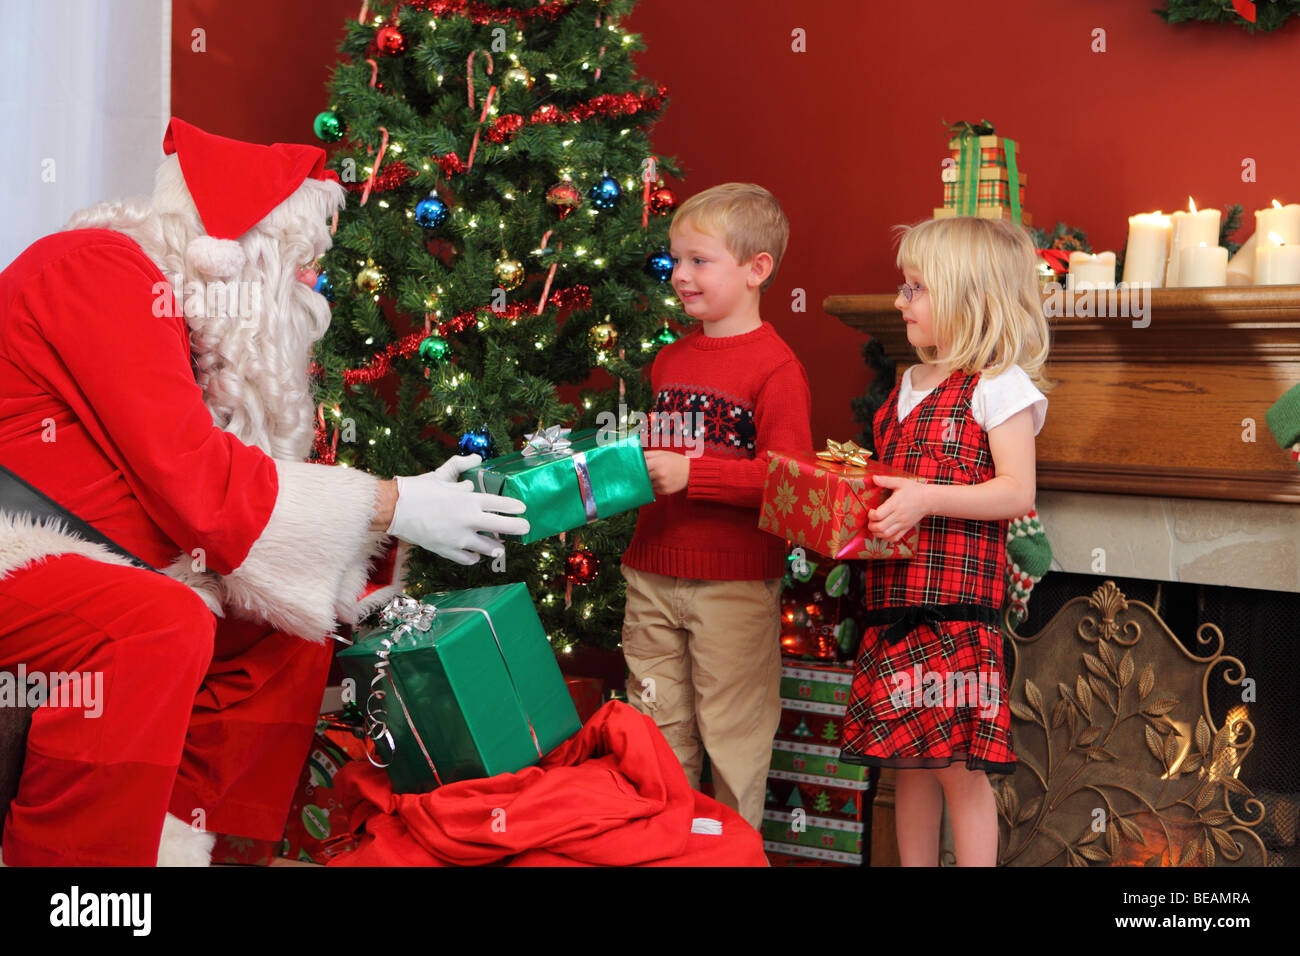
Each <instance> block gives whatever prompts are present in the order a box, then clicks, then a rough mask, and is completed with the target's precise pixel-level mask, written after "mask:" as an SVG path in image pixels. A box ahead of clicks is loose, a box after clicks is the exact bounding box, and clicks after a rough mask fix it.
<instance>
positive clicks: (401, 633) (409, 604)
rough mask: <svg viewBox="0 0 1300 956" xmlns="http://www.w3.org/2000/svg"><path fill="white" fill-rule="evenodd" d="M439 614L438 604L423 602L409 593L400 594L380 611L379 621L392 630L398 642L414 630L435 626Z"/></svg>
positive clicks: (393, 639) (394, 639)
mask: <svg viewBox="0 0 1300 956" xmlns="http://www.w3.org/2000/svg"><path fill="white" fill-rule="evenodd" d="M437 614H438V608H437V606H436V605H433V604H422V603H421V602H419V601H417V600H416V599H415V598H413V597H411V596H410V595H409V594H399V595H397V597H395V598H393V599H392V600H391V601H389V602H388V603H387V604H386V605H384V608H383V610H382V611H380V612H379V621H380V623H381V624H382V625H383V626H384V627H386V628H389V629H391V630H392V632H393V634H392V641H393V642H394V643H396V642H397V641H399V640H401V639H402V638H403V637H405V636H406V635H407V634H409V633H410V632H411V631H412V630H416V631H420V632H421V633H423V632H425V631H427V630H428V629H429V628H431V627H433V619H434V617H436V616H437Z"/></svg>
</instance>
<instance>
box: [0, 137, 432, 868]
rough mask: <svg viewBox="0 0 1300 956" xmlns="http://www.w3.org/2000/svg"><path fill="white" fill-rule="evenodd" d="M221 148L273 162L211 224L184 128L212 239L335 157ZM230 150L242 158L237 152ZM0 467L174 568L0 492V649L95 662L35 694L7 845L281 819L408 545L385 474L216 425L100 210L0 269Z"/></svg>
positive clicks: (83, 854)
mask: <svg viewBox="0 0 1300 956" xmlns="http://www.w3.org/2000/svg"><path fill="white" fill-rule="evenodd" d="M178 124H179V125H178ZM181 127H184V129H183V131H182V130H181ZM172 131H177V132H183V133H184V135H185V136H187V137H189V139H188V140H187V141H186V142H188V143H190V144H192V145H191V146H190V149H191V150H192V155H193V156H194V157H195V158H196V159H197V156H198V151H199V150H200V149H203V148H206V147H209V146H212V145H213V144H214V142H213V141H217V140H221V137H208V136H207V134H203V133H201V131H197V130H194V128H193V127H188V126H186V125H185V124H181V123H180V121H175V120H174V121H173V124H172V130H171V131H169V145H173V144H171V142H170V141H171V138H172ZM234 142H235V141H230V140H227V141H225V143H227V144H229V143H234ZM217 145H218V146H220V144H217ZM236 145H238V146H239V147H248V148H249V149H255V150H261V151H269V152H265V153H259V154H257V156H258V157H259V158H260V160H261V161H262V162H263V163H265V164H267V165H269V166H271V167H273V169H274V172H273V174H272V175H271V176H269V177H268V182H269V185H265V186H264V188H263V194H259V195H257V196H255V197H253V202H252V205H251V206H249V207H247V208H246V209H245V218H246V219H247V217H248V216H249V215H251V216H252V217H253V218H252V219H251V221H247V222H242V221H238V220H237V219H236V220H232V221H230V222H228V223H224V224H223V225H222V226H221V228H220V229H218V228H215V227H214V223H213V222H210V221H209V218H210V217H209V215H208V214H207V212H208V210H206V209H205V208H204V201H203V198H202V197H201V196H200V188H199V187H198V186H197V185H196V182H197V180H198V179H199V177H200V170H201V168H202V164H201V163H199V162H197V161H194V162H187V161H189V160H190V159H191V157H190V156H187V155H186V152H185V148H184V146H182V151H181V155H180V162H181V166H182V168H184V169H185V178H186V180H187V181H188V183H189V187H190V189H191V190H192V191H193V192H194V194H195V200H196V202H197V203H198V207H199V210H200V212H202V213H204V225H205V226H206V227H207V232H208V233H209V234H210V235H215V236H218V237H222V234H223V233H225V234H226V236H225V237H228V238H235V237H237V236H238V235H240V233H242V232H244V231H245V229H246V228H248V227H249V226H251V225H253V224H255V223H256V222H257V221H258V220H259V219H260V218H261V217H262V215H263V214H265V213H266V212H267V211H268V210H269V209H270V208H273V207H274V206H275V205H276V204H278V203H279V202H280V201H281V200H283V199H284V198H285V197H286V196H288V195H289V194H290V193H292V192H293V191H294V190H295V189H296V188H297V187H298V186H299V185H300V184H301V183H302V182H303V180H304V179H306V178H308V177H311V178H316V179H322V178H324V177H325V176H326V175H329V174H326V173H324V171H323V162H324V154H323V152H322V151H320V150H319V149H316V148H314V147H305V146H303V147H286V146H279V145H277V146H276V147H263V146H257V147H253V146H251V144H236ZM232 150H233V148H232ZM169 151H170V150H169ZM217 152H218V153H220V149H218V150H217ZM224 155H225V157H226V159H228V160H231V159H234V160H238V161H239V164H240V165H241V166H242V167H243V169H244V170H245V171H246V170H247V168H248V167H247V166H246V165H244V163H245V162H246V161H247V160H249V159H250V158H251V157H250V156H249V155H248V154H247V152H246V151H244V152H241V151H240V150H233V151H231V152H229V153H227V154H224ZM191 166H192V167H193V169H191V168H190V167H191ZM227 188H229V187H227ZM267 190H269V191H267ZM229 208H230V206H229V205H224V206H223V209H227V210H228V209H229ZM250 209H251V212H249V211H248V210H250ZM211 218H213V219H214V220H215V218H216V214H215V213H214V215H213V216H212V217H211ZM241 226H242V227H243V228H241ZM160 303H161V304H162V307H160ZM160 313H161V314H160ZM305 361H306V356H304V369H305ZM304 374H305V371H304ZM0 464H2V465H4V466H5V467H6V468H8V469H9V470H11V471H12V472H14V473H15V474H17V475H18V476H20V477H21V478H23V479H24V480H25V481H27V482H29V483H30V484H32V485H34V486H35V487H36V488H38V489H40V490H41V491H43V492H44V493H45V494H46V495H48V496H49V497H51V498H53V499H54V500H55V501H57V502H59V503H60V504H62V505H63V506H64V507H66V508H68V509H69V510H71V511H72V512H74V513H75V514H76V515H78V516H79V517H80V518H82V519H83V520H85V521H86V522H88V523H89V524H91V525H93V526H94V527H95V528H96V529H97V530H98V531H100V532H102V533H103V534H105V535H107V536H108V537H109V538H111V539H113V540H114V541H116V542H117V543H118V544H119V545H121V546H123V547H124V548H126V549H127V550H128V551H130V552H132V553H133V554H135V555H137V556H138V557H140V558H141V559H143V560H144V561H146V562H148V563H149V564H151V565H152V566H153V567H155V568H158V569H161V570H163V571H164V572H165V573H164V574H156V573H154V572H152V571H149V570H145V569H141V568H138V567H134V566H132V565H131V564H130V562H128V561H127V560H126V559H124V558H122V557H120V556H118V555H116V554H114V553H113V552H111V551H109V550H108V549H106V548H104V547H103V546H101V545H97V544H92V543H88V542H86V541H84V540H82V539H80V538H77V537H76V536H74V535H72V534H70V533H68V532H67V531H66V529H64V528H63V527H62V526H60V525H59V524H57V523H45V524H37V523H34V522H33V521H32V520H31V519H29V518H28V517H26V516H24V515H18V514H13V513H6V512H4V511H2V510H0V669H2V670H8V671H15V670H16V669H17V668H18V667H19V666H20V665H22V666H24V667H25V669H26V672H27V673H28V674H29V675H30V674H33V673H45V674H49V673H51V672H61V673H62V674H63V675H64V678H63V679H64V680H66V681H71V682H73V683H74V684H75V683H76V682H78V681H80V682H82V683H83V684H84V689H85V690H86V693H87V694H90V693H92V692H93V691H94V687H92V686H91V685H92V683H95V684H98V683H99V682H101V681H102V691H101V692H100V695H99V696H100V698H101V699H100V700H99V701H98V705H97V706H98V709H99V713H97V714H96V713H94V708H87V707H84V706H83V707H67V706H54V704H55V703H56V702H55V700H53V699H52V700H51V701H50V703H49V704H47V705H45V706H41V707H39V708H38V709H37V710H36V711H35V712H34V714H33V718H32V724H31V730H30V734H29V737H28V742H27V756H26V761H25V764H24V768H23V773H22V777H21V780H20V784H19V789H18V793H17V796H16V798H15V799H14V801H13V803H12V805H11V806H10V808H9V813H8V816H7V817H6V819H5V821H4V839H3V860H4V862H5V864H7V865H16V864H35V865H41V864H55V865H57V864H104V865H153V863H154V862H155V860H156V859H157V857H158V850H159V840H160V836H161V834H162V832H163V823H164V816H165V814H166V813H167V812H168V811H170V813H171V814H172V815H173V816H174V817H176V818H179V820H181V821H184V822H185V823H186V824H190V823H193V824H196V825H199V826H201V827H202V828H204V829H206V830H208V831H215V832H224V833H230V834H237V835H240V836H246V837H253V838H259V839H277V838H278V837H279V836H280V835H281V833H282V830H283V826H284V821H285V817H286V815H287V812H288V806H289V801H290V798H291V795H292V790H293V786H294V784H295V782H296V780H297V777H298V773H299V770H300V769H301V766H302V762H303V759H304V758H305V755H306V753H307V749H308V747H309V744H310V739H311V733H312V728H313V726H314V723H315V719H316V716H317V714H318V712H319V707H320V702H321V697H322V693H323V689H324V685H325V680H326V673H327V670H328V667H329V661H330V654H331V642H330V641H328V640H327V639H326V638H327V636H328V635H330V634H331V633H332V632H334V631H335V630H336V628H337V627H338V622H340V621H342V622H345V623H356V622H357V621H358V620H360V619H361V618H362V617H364V616H365V615H366V614H368V613H369V612H370V611H371V610H373V609H374V608H375V607H377V606H379V605H381V604H383V603H384V602H386V601H387V600H388V598H390V597H391V596H393V595H394V594H396V593H398V592H400V590H401V586H402V583H403V581H402V578H403V573H404V564H405V553H406V550H407V548H408V546H407V545H406V544H405V542H399V541H397V540H396V539H394V538H391V537H389V536H387V535H385V534H379V533H374V532H371V531H370V530H369V527H370V524H371V522H372V519H373V517H374V515H375V513H376V511H377V508H378V497H377V495H378V479H377V478H375V477H373V476H371V475H368V474H365V473H362V472H359V471H356V470H354V469H348V468H343V467H332V466H326V465H319V464H309V463H306V462H303V461H301V460H298V461H289V460H279V459H278V458H272V457H271V456H270V455H268V454H267V453H266V452H265V451H263V450H262V449H260V448H257V447H253V446H250V445H248V444H244V443H242V442H241V441H240V440H239V439H238V438H236V437H235V436H234V435H233V434H231V433H230V432H229V431H226V430H223V429H222V428H220V427H218V426H217V424H216V422H215V421H214V415H213V413H212V411H211V410H210V409H209V407H208V405H207V404H205V395H204V392H203V391H202V390H201V389H200V387H199V385H198V384H197V383H196V380H195V369H194V366H193V365H192V356H191V341H190V330H189V328H188V327H187V324H186V320H185V318H184V316H183V314H182V311H181V310H180V309H179V307H177V306H176V303H175V300H174V299H173V298H172V287H171V285H170V284H169V283H168V282H167V280H166V279H165V278H164V276H163V274H162V272H161V271H160V270H159V268H158V266H157V265H156V264H155V263H154V261H153V260H151V259H150V258H149V256H148V255H146V253H145V251H144V250H143V249H142V247H141V246H140V245H139V244H137V243H136V241H135V240H133V239H132V238H130V237H128V236H126V235H124V234H122V233H119V232H115V231H111V230H107V229H77V230H72V231H67V232H63V233H59V234H56V235H53V236H49V237H47V238H45V239H42V240H40V241H38V242H36V243H35V244H33V245H32V246H31V247H30V248H28V249H27V250H26V251H25V252H24V253H23V254H22V255H21V256H19V257H18V259H17V260H15V261H14V262H13V263H12V264H11V265H10V266H9V267H8V268H7V269H6V270H5V271H4V272H3V273H0ZM96 675H99V676H96ZM63 699H64V700H66V699H68V698H67V697H66V696H65V697H64V698H63ZM79 699H82V702H83V703H84V695H83V698H79ZM173 823H174V821H173ZM169 825H170V824H169ZM199 862H205V861H204V860H200V861H199Z"/></svg>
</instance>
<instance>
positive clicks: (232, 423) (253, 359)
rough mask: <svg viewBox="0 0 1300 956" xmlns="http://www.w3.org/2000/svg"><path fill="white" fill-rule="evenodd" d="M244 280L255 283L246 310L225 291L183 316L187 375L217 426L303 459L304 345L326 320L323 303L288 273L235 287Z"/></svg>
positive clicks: (308, 432)
mask: <svg viewBox="0 0 1300 956" xmlns="http://www.w3.org/2000/svg"><path fill="white" fill-rule="evenodd" d="M294 271H295V273H296V268H295V270H294ZM245 274H246V275H247V273H245ZM251 282H261V286H260V288H261V289H262V291H261V293H260V295H261V300H262V301H261V306H262V307H261V308H260V309H255V310H253V311H252V312H251V314H250V313H249V311H248V310H247V309H241V308H239V307H237V306H236V304H235V299H234V298H233V296H232V298H231V306H230V308H229V309H228V310H220V311H217V312H215V313H214V314H209V313H208V312H199V313H197V314H187V315H186V322H187V324H188V325H189V328H190V346H191V353H192V356H193V360H194V365H195V372H196V374H195V380H196V382H197V383H198V385H199V387H200V388H201V389H202V390H203V400H204V403H205V404H206V405H207V407H208V410H209V411H210V412H211V413H212V420H213V421H214V422H215V423H216V425H217V427H219V428H222V429H224V430H225V431H228V432H230V433H231V434H233V435H234V436H235V437H236V438H238V439H239V440H240V441H241V442H243V443H244V444H246V445H251V446H256V447H258V448H260V449H262V451H264V452H266V453H267V454H268V455H270V456H271V457H273V458H279V459H281V460H286V461H304V460H306V458H307V456H308V454H309V453H310V452H311V447H312V440H313V438H314V433H315V405H314V402H313V398H312V396H313V390H312V383H311V381H310V378H309V368H310V364H311V358H312V346H313V345H314V344H315V342H316V341H318V340H319V338H320V337H321V335H323V334H324V332H325V329H326V328H327V327H328V326H329V319H330V312H329V306H328V304H327V303H326V301H325V299H324V298H323V297H322V296H320V295H318V294H317V293H315V292H314V291H312V289H311V288H310V287H308V286H307V285H305V284H304V283H302V282H299V281H297V279H296V278H294V277H293V276H290V277H288V278H287V279H286V278H285V277H284V276H281V277H280V278H279V279H278V280H274V281H271V282H264V281H261V280H242V282H241V286H240V287H241V288H244V289H247V288H248V287H249V284H250V283H251ZM277 290H278V291H277ZM249 300H255V297H253V296H251V295H247V294H245V300H244V301H249ZM186 311H187V312H192V311H194V310H191V309H189V308H186Z"/></svg>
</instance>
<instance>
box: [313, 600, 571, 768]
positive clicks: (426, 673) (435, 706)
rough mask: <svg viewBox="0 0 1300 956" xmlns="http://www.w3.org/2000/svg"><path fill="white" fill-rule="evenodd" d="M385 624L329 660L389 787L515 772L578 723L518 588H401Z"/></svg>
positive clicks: (529, 606)
mask: <svg viewBox="0 0 1300 956" xmlns="http://www.w3.org/2000/svg"><path fill="white" fill-rule="evenodd" d="M383 620H384V626H385V627H386V628H388V629H387V630H384V631H377V632H375V633H374V634H371V635H369V636H368V637H366V638H365V639H364V640H361V641H358V642H357V643H356V644H353V645H352V646H351V647H348V648H345V649H344V650H342V651H340V652H339V655H338V658H339V664H340V666H342V668H343V671H344V673H345V674H346V676H348V677H350V678H352V679H353V680H354V681H355V682H356V686H357V690H358V698H359V699H360V700H363V701H365V704H364V706H363V708H362V709H363V710H364V711H365V712H366V715H367V724H368V730H369V733H370V736H371V737H372V738H373V739H374V740H375V749H376V751H377V752H378V754H379V756H380V759H388V760H389V762H388V764H387V767H386V769H387V771H388V776H389V779H390V780H391V781H392V783H393V790H394V792H396V793H421V792H424V791H426V790H432V789H434V788H435V787H437V786H439V785H440V784H444V783H450V782H452V781H453V780H468V779H473V778H477V777H491V776H494V775H495V774H498V773H513V772H515V771H517V770H522V769H523V768H524V767H528V766H531V765H533V764H535V763H537V761H538V760H540V759H541V758H542V756H543V755H545V754H547V753H549V752H550V751H551V750H553V749H554V748H555V747H556V746H558V745H559V744H561V743H563V742H564V741H565V740H567V739H568V738H569V737H571V736H573V734H575V733H576V732H577V731H578V730H579V729H580V728H581V726H582V723H581V721H580V720H579V719H578V712H577V711H576V710H575V709H574V706H573V699H572V698H571V697H570V696H569V691H568V688H567V687H566V686H565V684H564V678H563V677H561V676H560V668H559V666H558V665H557V664H556V662H555V652H554V651H553V650H552V649H551V644H550V642H549V641H548V640H547V639H546V634H545V632H544V631H543V630H542V623H541V621H540V620H538V618H537V611H536V610H535V609H534V607H533V602H532V600H531V599H530V597H529V594H528V588H527V587H525V586H524V585H523V584H506V585H501V586H498V587H491V588H473V589H471V590H468V591H444V592H440V593H437V594H430V595H427V596H426V597H425V598H424V599H423V600H422V601H416V600H415V599H414V598H412V597H407V596H406V595H401V596H399V597H396V598H394V599H393V600H392V601H390V602H389V603H388V606H387V607H385V608H384V611H383ZM367 695H368V697H367ZM390 754H391V756H390Z"/></svg>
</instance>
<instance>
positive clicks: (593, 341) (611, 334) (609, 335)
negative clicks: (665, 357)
mask: <svg viewBox="0 0 1300 956" xmlns="http://www.w3.org/2000/svg"><path fill="white" fill-rule="evenodd" d="M587 342H588V344H589V345H590V346H591V347H592V348H593V349H599V350H600V351H602V352H608V351H609V350H610V349H613V348H617V347H618V329H616V328H614V326H613V324H611V323H609V322H601V323H600V324H599V325H593V326H592V327H591V328H590V329H588V330H587Z"/></svg>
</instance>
